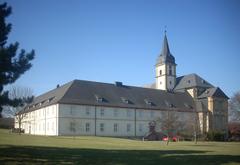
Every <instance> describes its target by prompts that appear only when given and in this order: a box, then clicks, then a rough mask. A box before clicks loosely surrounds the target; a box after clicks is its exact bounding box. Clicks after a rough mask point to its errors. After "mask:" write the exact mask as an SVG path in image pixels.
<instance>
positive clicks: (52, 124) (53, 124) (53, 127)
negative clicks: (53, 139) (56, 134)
mask: <svg viewBox="0 0 240 165" xmlns="http://www.w3.org/2000/svg"><path fill="white" fill-rule="evenodd" d="M52 131H54V122H52Z"/></svg>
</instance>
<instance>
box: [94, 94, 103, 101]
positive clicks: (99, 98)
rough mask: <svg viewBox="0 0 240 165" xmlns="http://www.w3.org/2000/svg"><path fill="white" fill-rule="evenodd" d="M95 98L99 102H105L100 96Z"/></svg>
mask: <svg viewBox="0 0 240 165" xmlns="http://www.w3.org/2000/svg"><path fill="white" fill-rule="evenodd" d="M95 98H96V100H97V102H103V101H104V98H103V97H101V96H99V95H95Z"/></svg>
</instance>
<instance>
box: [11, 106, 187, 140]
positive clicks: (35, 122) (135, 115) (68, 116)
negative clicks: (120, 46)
mask: <svg viewBox="0 0 240 165" xmlns="http://www.w3.org/2000/svg"><path fill="white" fill-rule="evenodd" d="M164 113H166V111H160V110H149V109H131V108H119V107H103V106H88V105H71V104H55V105H51V106H48V107H45V108H41V109H38V110H35V111H32V112H28V113H26V117H25V118H24V120H23V121H22V124H21V125H22V128H23V129H24V130H25V133H26V134H33V135H54V136H58V135H91V136H122V137H133V136H144V135H145V134H146V133H148V131H149V128H148V124H149V122H150V121H153V120H155V119H157V118H161V116H162V115H163V114H164ZM184 114H185V113H184ZM186 114H187V113H186ZM189 114H190V113H189ZM183 116H187V115H183ZM183 120H184V119H183ZM15 127H16V128H18V123H16V125H15Z"/></svg>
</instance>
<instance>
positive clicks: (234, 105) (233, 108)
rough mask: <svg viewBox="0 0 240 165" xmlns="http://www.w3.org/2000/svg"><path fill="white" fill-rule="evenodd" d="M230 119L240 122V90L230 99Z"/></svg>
mask: <svg viewBox="0 0 240 165" xmlns="http://www.w3.org/2000/svg"><path fill="white" fill-rule="evenodd" d="M229 121H231V122H240V91H238V92H237V93H235V94H234V95H233V96H232V97H231V98H230V101H229Z"/></svg>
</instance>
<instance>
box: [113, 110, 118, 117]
mask: <svg viewBox="0 0 240 165" xmlns="http://www.w3.org/2000/svg"><path fill="white" fill-rule="evenodd" d="M113 115H114V117H117V116H118V110H117V109H114V112H113Z"/></svg>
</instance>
